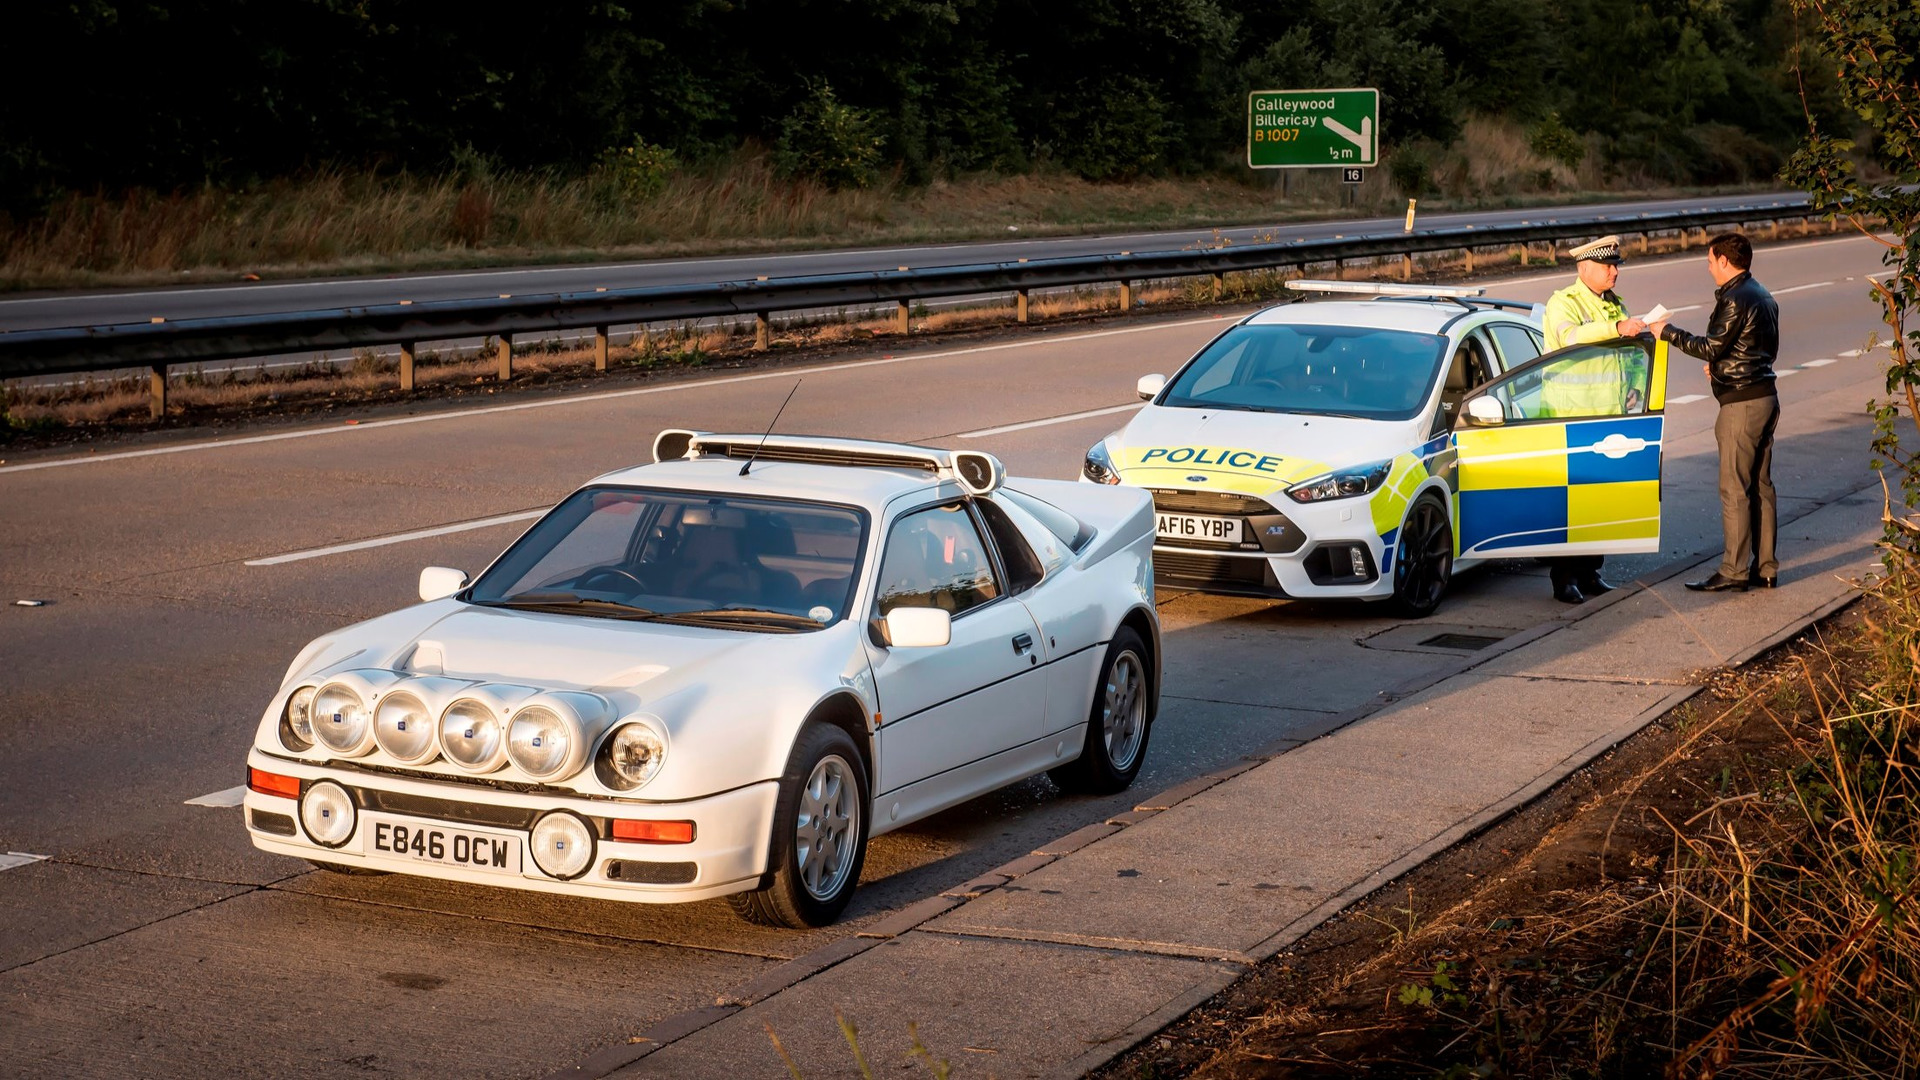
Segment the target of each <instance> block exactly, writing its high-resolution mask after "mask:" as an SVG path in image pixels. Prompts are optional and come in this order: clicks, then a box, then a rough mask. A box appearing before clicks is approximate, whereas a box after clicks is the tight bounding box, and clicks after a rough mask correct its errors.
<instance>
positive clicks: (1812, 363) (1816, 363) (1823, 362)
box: [1800, 356, 1837, 368]
mask: <svg viewBox="0 0 1920 1080" xmlns="http://www.w3.org/2000/svg"><path fill="white" fill-rule="evenodd" d="M1836 362H1837V361H1835V360H1834V359H1833V358H1832V357H1830V356H1828V357H1822V358H1821V359H1819V360H1809V361H1807V362H1806V363H1804V364H1801V365H1800V366H1801V367H1803V368H1806V367H1826V366H1827V365H1828V364H1832V363H1836Z"/></svg>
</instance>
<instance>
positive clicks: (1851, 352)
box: [1840, 349, 1865, 357]
mask: <svg viewBox="0 0 1920 1080" xmlns="http://www.w3.org/2000/svg"><path fill="white" fill-rule="evenodd" d="M1864 351H1865V350H1862V349H1848V350H1847V351H1846V352H1843V353H1841V354H1840V355H1841V356H1846V357H1854V356H1859V355H1860V354H1861V353H1862V352H1864Z"/></svg>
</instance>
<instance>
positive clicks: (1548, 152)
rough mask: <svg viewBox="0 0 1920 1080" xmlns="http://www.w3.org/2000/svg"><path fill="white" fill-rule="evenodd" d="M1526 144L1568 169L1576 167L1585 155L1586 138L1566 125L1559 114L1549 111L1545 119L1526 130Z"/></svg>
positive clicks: (1537, 152) (1542, 155)
mask: <svg viewBox="0 0 1920 1080" xmlns="http://www.w3.org/2000/svg"><path fill="white" fill-rule="evenodd" d="M1527 145H1528V146H1530V147H1532V148H1533V152H1534V153H1536V154H1539V155H1540V156H1541V157H1543V158H1547V159H1549V160H1552V161H1557V162H1559V163H1560V164H1562V165H1565V166H1566V167H1567V168H1569V169H1577V168H1579V167H1580V162H1581V160H1582V159H1584V158H1585V157H1586V156H1587V143H1586V140H1584V139H1582V138H1581V137H1580V133H1579V132H1577V131H1575V130H1573V129H1572V128H1570V127H1568V126H1567V122H1566V121H1564V120H1562V119H1560V114H1559V113H1557V112H1550V113H1548V114H1547V118H1546V119H1545V120H1542V121H1540V122H1539V123H1537V124H1535V125H1533V129H1532V130H1531V131H1529V132H1527Z"/></svg>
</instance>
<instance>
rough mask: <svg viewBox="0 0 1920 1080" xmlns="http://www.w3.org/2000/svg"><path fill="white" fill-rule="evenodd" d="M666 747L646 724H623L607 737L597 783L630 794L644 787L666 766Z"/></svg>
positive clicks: (601, 753)
mask: <svg viewBox="0 0 1920 1080" xmlns="http://www.w3.org/2000/svg"><path fill="white" fill-rule="evenodd" d="M666 760H667V744H666V743H664V742H662V741H661V740H660V736H659V734H658V733H656V732H655V731H654V730H653V729H652V728H651V727H648V726H647V725H645V724H626V725H624V726H622V727H621V728H620V729H619V730H618V731H615V732H614V733H613V734H612V735H611V736H609V737H608V739H607V742H606V746H605V747H604V748H603V749H602V750H601V752H600V760H599V762H598V763H597V765H598V768H597V769H596V771H597V772H598V773H599V774H600V782H601V783H603V784H605V785H607V786H608V787H610V788H613V789H614V790H616V791H632V790H633V789H634V788H637V787H639V786H641V785H642V784H645V783H646V782H647V781H649V780H651V779H653V778H654V777H655V776H656V775H658V774H659V772H660V766H662V765H664V764H666Z"/></svg>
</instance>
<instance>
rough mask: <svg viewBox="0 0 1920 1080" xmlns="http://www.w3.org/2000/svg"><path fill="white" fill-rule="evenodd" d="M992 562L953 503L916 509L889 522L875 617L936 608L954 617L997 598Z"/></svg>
mask: <svg viewBox="0 0 1920 1080" xmlns="http://www.w3.org/2000/svg"><path fill="white" fill-rule="evenodd" d="M1000 591H1001V590H1000V583H999V582H998V581H996V580H994V576H993V560H992V559H990V558H988V557H987V547H986V545H985V544H984V543H982V542H981V540H980V533H979V530H977V529H975V528H974V527H973V518H972V517H970V516H969V515H968V514H967V511H966V508H965V507H964V506H961V505H960V504H958V503H955V504H953V505H951V506H936V507H931V508H929V509H926V510H916V511H914V512H913V513H911V514H908V515H906V516H905V517H902V518H901V519H900V520H899V521H896V522H894V525H893V532H892V533H890V534H888V536H887V550H886V553H885V554H884V555H882V556H881V558H880V588H879V600H878V604H879V608H880V614H881V615H883V616H884V615H885V614H886V613H887V612H889V611H892V610H893V609H894V608H897V607H937V608H945V609H946V610H947V611H948V612H950V613H952V614H954V615H959V614H960V613H962V612H964V611H967V610H969V609H971V608H976V607H979V606H980V605H981V604H984V603H986V602H987V601H989V600H992V599H994V598H995V597H998V596H999V595H1000Z"/></svg>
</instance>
